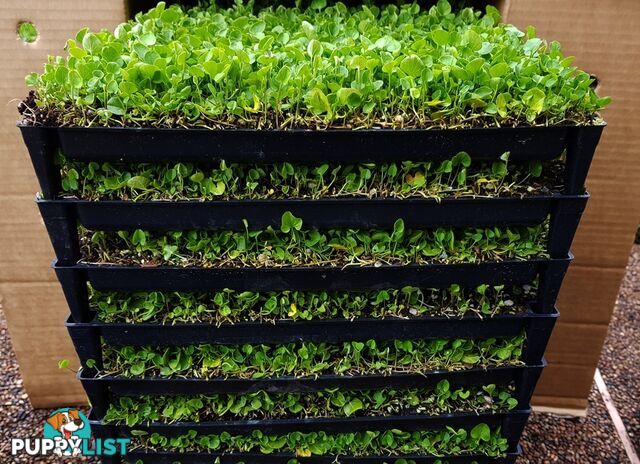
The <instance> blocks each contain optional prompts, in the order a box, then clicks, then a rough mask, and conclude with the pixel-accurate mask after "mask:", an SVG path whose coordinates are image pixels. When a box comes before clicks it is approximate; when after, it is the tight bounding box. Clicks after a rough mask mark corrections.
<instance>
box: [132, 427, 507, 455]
mask: <svg viewBox="0 0 640 464" xmlns="http://www.w3.org/2000/svg"><path fill="white" fill-rule="evenodd" d="M136 447H145V448H151V449H157V450H165V451H183V452H184V451H204V452H224V453H239V452H261V453H266V454H271V453H276V452H280V453H293V454H295V455H296V456H299V457H309V456H324V455H348V456H367V455H368V456H376V455H380V454H381V450H384V455H385V456H397V455H412V454H421V455H431V456H446V455H459V454H462V455H465V454H471V453H474V454H483V455H487V456H492V457H498V456H501V455H502V454H503V453H505V452H506V451H507V449H508V444H507V440H506V439H505V438H503V437H502V435H501V433H500V429H499V428H498V429H494V430H492V429H491V428H490V427H489V426H488V425H487V424H483V423H480V424H478V425H476V426H475V427H473V428H472V429H470V430H468V429H454V428H452V427H447V428H446V429H443V430H429V431H415V432H405V431H402V430H397V429H394V430H382V431H364V432H355V433H337V434H329V433H326V432H311V433H302V432H290V433H288V434H285V435H266V434H264V433H262V432H261V431H259V430H255V431H253V432H251V434H249V435H238V436H236V435H231V434H230V433H226V432H224V433H221V434H219V435H199V434H198V433H197V432H196V431H194V430H192V431H190V432H188V433H187V434H184V435H180V436H177V437H166V436H162V435H160V434H157V433H153V434H151V435H147V434H146V433H145V432H138V433H137V438H136V440H135V442H134V449H135V448H136Z"/></svg>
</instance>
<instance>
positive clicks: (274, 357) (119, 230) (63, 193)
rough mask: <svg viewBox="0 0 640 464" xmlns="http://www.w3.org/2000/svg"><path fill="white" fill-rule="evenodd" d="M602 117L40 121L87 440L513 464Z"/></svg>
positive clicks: (163, 457) (164, 458) (334, 457)
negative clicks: (366, 123) (358, 124)
mask: <svg viewBox="0 0 640 464" xmlns="http://www.w3.org/2000/svg"><path fill="white" fill-rule="evenodd" d="M441 3H442V2H441ZM167 11H169V10H167ZM171 11H178V10H175V9H172V10H171ZM163 17H164V16H163ZM143 20H144V17H143V18H142V19H139V21H140V22H142V21H143ZM85 39H86V37H85ZM154 41H155V39H154V40H151V39H150V38H149V37H147V38H146V39H145V42H146V44H147V46H152V45H153V43H152V42H154ZM82 42H83V44H85V42H86V43H87V44H88V45H89V46H94V47H95V46H96V45H95V44H94V45H92V42H91V40H89V41H87V40H82ZM85 47H87V45H86V44H85ZM71 53H72V55H73V56H74V57H80V58H78V59H81V58H82V57H83V56H84V55H82V54H81V53H80V52H77V51H74V48H73V46H71ZM309 53H312V52H311V51H310V52H309ZM114 59H115V58H114ZM550 87H552V86H550ZM40 91H42V90H40ZM110 101H111V104H110V107H112V106H113V105H114V103H113V101H112V100H110ZM25 105H27V106H28V105H29V102H27V103H25ZM30 107H31V108H33V106H30ZM111 109H112V110H113V108H111ZM23 111H24V108H23ZM114 111H115V110H114ZM23 114H24V113H23ZM116 114H117V113H116ZM593 121H594V122H593V123H591V124H589V123H585V122H584V121H583V122H582V123H581V124H578V123H575V121H574V123H569V122H566V121H565V122H563V123H558V124H554V125H548V124H547V125H545V124H531V125H528V126H527V125H524V124H521V125H517V124H511V125H508V126H506V127H496V126H494V127H461V128H438V127H428V128H427V127H425V128H420V127H416V128H402V127H390V128H384V127H382V128H381V127H375V126H374V127H369V128H359V129H357V130H356V129H353V128H334V127H331V126H330V125H329V126H328V127H325V128H323V129H322V130H318V129H315V130H310V129H308V128H307V129H305V128H280V129H278V128H275V129H274V128H272V129H262V128H244V129H242V128H232V129H222V128H216V127H214V128H198V127H193V128H184V127H180V128H162V127H101V126H100V125H98V126H95V127H81V125H79V124H75V125H74V124H70V125H69V126H65V125H60V124H58V125H57V126H56V125H55V124H46V123H42V121H40V122H38V120H37V119H36V122H35V123H34V121H33V120H29V118H28V117H26V116H25V122H24V123H22V124H21V125H20V129H21V131H22V134H23V137H24V140H25V143H26V145H27V147H28V149H29V153H30V155H31V159H32V161H33V165H34V168H35V171H36V174H37V176H38V179H39V182H40V187H41V194H40V195H39V196H38V197H37V204H38V207H39V208H40V212H41V214H42V217H43V219H44V222H45V225H46V227H47V230H48V232H49V236H50V238H51V241H52V243H53V246H54V249H55V252H56V256H57V260H56V262H55V263H54V269H55V272H56V274H57V276H58V278H59V280H60V282H61V285H62V288H63V291H64V294H65V296H66V299H67V301H68V304H69V307H70V313H71V314H70V316H69V319H68V322H67V327H68V329H69V333H70V335H71V338H72V339H73V342H74V345H75V347H76V350H77V352H78V354H79V356H80V359H81V362H82V366H83V368H82V369H81V371H80V372H79V374H78V376H79V379H80V381H81V382H82V384H83V386H84V388H85V390H86V392H87V394H88V397H89V400H90V401H91V405H92V408H93V409H92V413H91V418H90V419H91V420H92V429H93V431H94V434H95V435H97V436H101V437H123V436H124V437H131V438H132V440H133V441H132V446H131V447H130V451H129V452H128V454H127V456H126V457H124V458H123V459H125V460H126V461H127V462H134V463H135V462H142V463H145V464H147V463H153V464H164V463H175V462H180V463H183V464H187V463H214V462H216V463H218V462H220V463H229V464H231V463H240V462H243V463H245V464H269V463H274V464H275V463H294V462H299V463H313V464H321V463H322V464H324V463H326V464H329V463H333V462H339V463H345V464H356V463H358V464H374V463H375V464H382V463H388V464H391V463H397V464H403V463H404V464H406V463H416V464H426V463H440V464H446V463H448V464H454V463H478V464H483V463H510V462H515V459H516V457H517V456H518V454H519V453H520V450H519V446H518V442H519V439H520V436H521V433H522V431H523V428H524V426H525V424H526V421H527V417H528V415H529V412H530V406H529V403H530V399H531V396H532V393H533V390H534V388H535V385H536V382H537V380H538V378H539V375H540V373H541V371H542V369H543V366H544V359H543V354H544V351H545V348H546V345H547V341H548V339H549V337H550V335H551V331H552V328H553V326H554V323H555V321H556V318H557V316H558V313H557V311H556V309H555V301H556V297H557V294H558V291H559V289H560V286H561V283H562V279H563V277H564V275H565V272H566V270H567V267H568V265H569V262H570V261H571V258H572V257H571V254H570V245H571V242H572V239H573V236H574V234H575V231H576V228H577V226H578V223H579V220H580V216H581V214H582V212H583V210H584V208H585V205H586V202H587V199H588V194H587V193H586V192H585V190H584V182H585V177H586V175H587V171H588V169H589V165H590V163H591V160H592V157H593V154H594V151H595V148H596V145H597V143H598V141H599V138H600V135H601V132H602V129H603V127H604V126H603V123H602V122H596V121H597V120H595V119H594V120H593ZM111 125H113V124H111ZM225 176H226V177H225ZM168 186H169V187H168ZM176 186H179V187H176ZM174 187H175V188H174ZM171 189H173V190H171ZM434 189H435V190H434ZM202 192H204V193H202ZM211 192H214V193H211ZM434 192H435V193H434ZM104 462H120V457H115V458H104Z"/></svg>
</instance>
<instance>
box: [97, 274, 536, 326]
mask: <svg viewBox="0 0 640 464" xmlns="http://www.w3.org/2000/svg"><path fill="white" fill-rule="evenodd" d="M535 294H536V289H535V285H534V286H532V285H522V286H519V285H514V286H508V287H505V286H504V285H495V286H491V285H479V286H477V287H475V288H463V287H460V286H459V285H456V284H454V285H450V286H449V287H448V288H442V289H438V288H427V289H419V288H415V287H404V288H401V289H386V290H369V291H350V292H323V291H317V292H313V291H295V290H285V291H281V292H249V291H243V292H239V291H234V290H231V289H224V290H221V291H217V292H133V293H128V292H105V291H98V290H94V289H92V288H90V296H89V301H90V305H91V308H92V309H93V310H94V311H96V314H97V316H98V319H99V320H100V321H102V322H106V323H116V322H124V323H134V324H135V323H163V324H180V323H208V324H214V325H217V326H220V325H222V324H234V323H239V322H263V323H264V322H275V321H285V320H290V321H310V320H320V319H346V320H353V319H357V318H370V317H373V318H385V317H398V318H412V317H425V316H434V317H435V316H445V317H463V316H465V315H470V314H476V315H478V316H479V317H493V316H497V315H515V314H522V313H524V312H525V311H526V310H527V307H528V303H529V302H531V301H533V300H534V298H535Z"/></svg>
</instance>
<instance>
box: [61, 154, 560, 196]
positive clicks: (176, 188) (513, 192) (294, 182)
mask: <svg viewBox="0 0 640 464" xmlns="http://www.w3.org/2000/svg"><path fill="white" fill-rule="evenodd" d="M57 163H58V164H59V165H60V166H61V175H62V187H63V192H62V196H65V197H69V196H71V197H76V198H81V199H87V200H104V199H110V200H134V201H140V200H247V199H252V200H256V199H291V198H309V199H319V198H340V197H350V198H358V197H360V198H448V197H450V198H462V197H505V196H521V195H548V194H551V193H560V192H561V191H562V184H563V179H562V173H563V168H564V165H563V162H562V161H561V160H557V161H553V162H544V163H542V162H529V163H510V162H509V161H508V153H506V154H505V155H504V156H503V159H501V160H499V161H495V162H493V163H481V162H474V161H473V160H472V158H471V157H470V156H469V155H468V154H467V153H459V154H458V155H456V156H454V157H452V158H451V159H450V160H446V161H442V162H413V161H405V162H402V163H381V164H375V163H362V164H348V165H339V164H326V163H319V164H315V165H302V164H291V163H279V164H266V165H265V164H262V165H251V164H238V163H226V162H224V161H222V162H219V163H210V164H202V163H200V164H198V163H161V164H151V163H142V164H125V163H106V162H105V163H96V162H91V163H86V162H77V161H70V160H67V159H65V158H64V157H63V156H60V157H59V158H58V160H57Z"/></svg>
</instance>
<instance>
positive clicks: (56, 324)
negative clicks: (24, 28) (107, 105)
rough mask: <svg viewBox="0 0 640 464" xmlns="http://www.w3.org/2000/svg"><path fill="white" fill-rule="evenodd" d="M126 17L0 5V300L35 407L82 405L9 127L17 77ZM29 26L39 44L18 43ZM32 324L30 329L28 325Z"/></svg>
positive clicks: (63, 7) (22, 158) (40, 231)
mask: <svg viewBox="0 0 640 464" xmlns="http://www.w3.org/2000/svg"><path fill="white" fill-rule="evenodd" d="M124 18H125V8H124V0H82V1H80V0H57V1H50V0H2V2H1V4H0V59H1V60H2V61H1V62H2V77H0V103H1V104H0V170H1V171H2V180H3V182H2V183H0V298H1V301H2V306H3V309H4V312H5V314H6V317H7V322H8V325H9V333H10V335H11V340H12V343H13V348H14V349H15V351H16V355H17V357H18V362H19V364H20V370H21V372H22V375H23V378H24V386H25V388H26V390H27V393H28V394H29V397H30V399H31V402H32V404H33V405H34V406H35V407H50V406H68V405H71V404H76V403H80V402H84V401H86V400H85V395H84V392H83V390H82V387H81V385H80V383H79V382H77V381H76V380H75V377H74V375H73V373H71V372H69V371H61V370H59V369H58V361H59V360H61V359H70V360H71V359H72V360H73V362H72V363H71V365H72V366H74V367H75V366H77V365H78V363H77V361H76V358H75V351H74V350H73V346H72V344H71V340H70V339H69V336H68V334H67V331H66V330H65V328H64V325H63V323H64V320H65V318H66V314H67V313H68V309H67V307H66V303H65V301H64V298H63V296H62V292H61V290H60V288H59V285H58V282H57V280H56V278H55V275H54V273H53V271H52V270H51V269H50V264H51V260H52V259H53V250H52V249H51V245H50V243H49V239H48V237H47V235H46V232H45V229H44V225H43V224H42V221H41V219H40V215H39V214H38V209H37V208H36V206H35V204H34V202H33V199H34V195H35V193H36V192H37V191H38V185H37V181H36V178H35V175H34V173H33V169H32V167H31V162H30V161H29V156H28V154H27V152H26V150H25V148H24V146H23V143H22V138H21V136H20V133H19V131H18V130H17V129H16V127H15V123H16V120H17V119H18V114H17V112H16V105H17V102H16V101H15V100H14V99H16V98H20V97H24V96H25V95H26V87H25V85H24V76H25V75H26V74H28V73H29V72H32V71H39V70H41V69H42V66H43V64H44V63H45V62H46V60H47V56H48V55H52V54H57V55H59V54H60V52H61V51H62V48H63V47H64V45H65V43H66V41H67V39H68V38H69V37H73V36H75V34H76V32H77V31H78V30H80V29H81V28H82V27H85V26H89V27H91V28H92V29H100V28H113V26H114V25H115V24H117V23H119V22H120V21H122V20H124ZM23 21H30V22H32V23H34V25H35V26H36V28H37V29H38V32H39V38H38V40H37V41H36V42H35V43H33V44H25V43H23V42H22V40H20V38H19V37H18V34H17V27H18V24H19V23H21V22H23ZM36 321H37V324H35V322H36Z"/></svg>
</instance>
